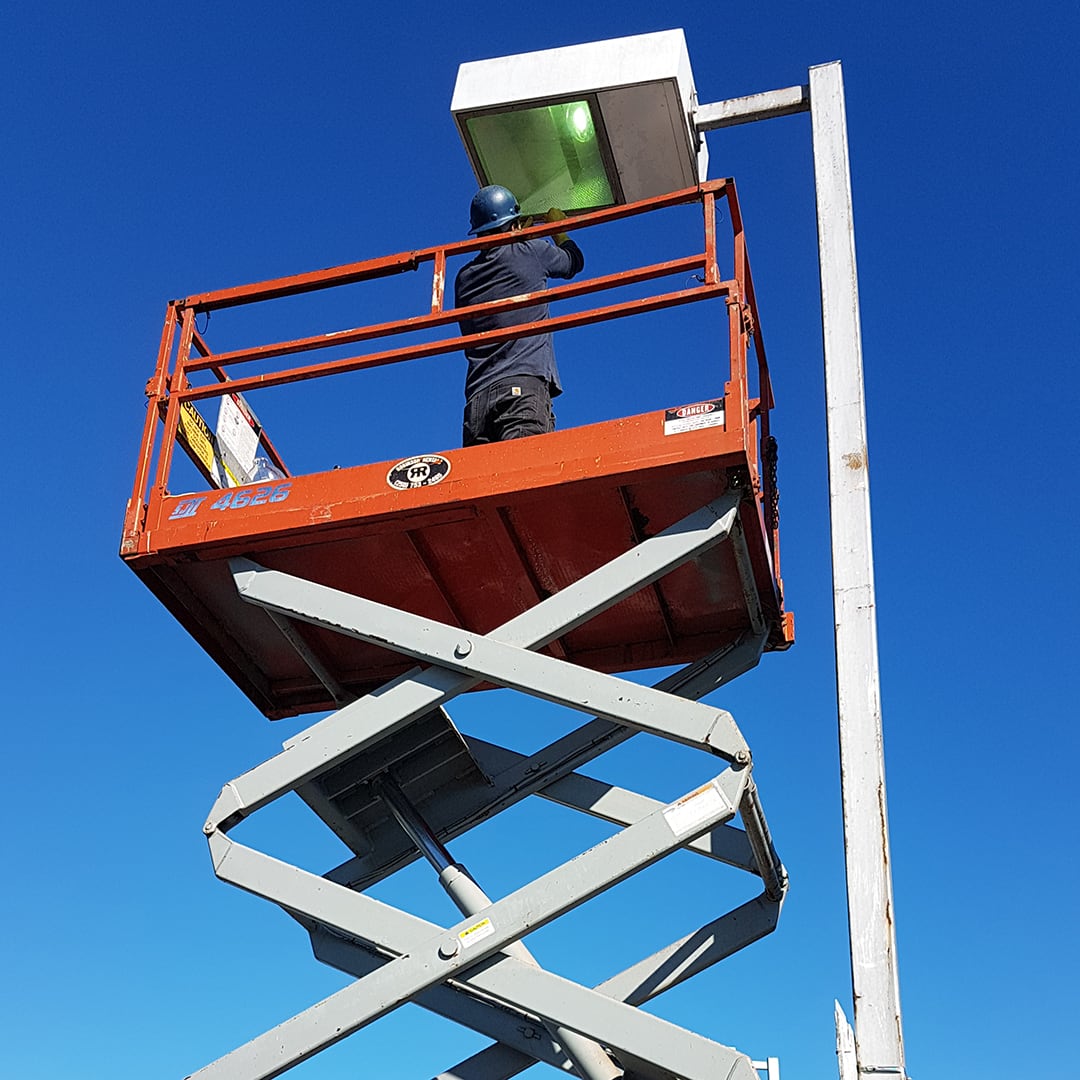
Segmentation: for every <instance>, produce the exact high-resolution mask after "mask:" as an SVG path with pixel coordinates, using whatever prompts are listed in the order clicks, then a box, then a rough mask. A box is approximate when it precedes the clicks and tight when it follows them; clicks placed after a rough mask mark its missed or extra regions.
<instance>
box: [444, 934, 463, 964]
mask: <svg viewBox="0 0 1080 1080" xmlns="http://www.w3.org/2000/svg"><path fill="white" fill-rule="evenodd" d="M459 952H461V942H460V941H458V939H457V938H452V939H451V940H450V941H444V942H443V943H442V944H441V945H440V946H439V957H440V958H441V959H443V960H453V959H454V957H455V956H457V954H458V953H459Z"/></svg>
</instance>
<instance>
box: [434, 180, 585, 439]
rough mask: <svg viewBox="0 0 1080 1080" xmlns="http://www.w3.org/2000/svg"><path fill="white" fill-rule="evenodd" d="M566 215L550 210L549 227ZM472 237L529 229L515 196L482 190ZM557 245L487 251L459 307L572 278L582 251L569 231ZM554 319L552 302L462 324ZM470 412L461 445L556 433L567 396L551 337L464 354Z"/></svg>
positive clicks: (532, 243)
mask: <svg viewBox="0 0 1080 1080" xmlns="http://www.w3.org/2000/svg"><path fill="white" fill-rule="evenodd" d="M565 218H566V214H564V213H563V212H562V210H559V209H558V208H556V207H552V208H551V209H550V210H548V212H547V213H546V214H545V215H544V220H545V221H547V222H555V221H562V220H564V219H565ZM469 219H470V221H469V224H470V226H471V227H470V229H469V232H470V234H473V235H475V236H491V235H494V234H495V233H500V232H517V231H518V230H520V229H522V228H524V227H525V225H526V224H531V221H529V222H526V221H525V220H524V219H523V218H522V216H521V207H520V206H519V205H518V201H517V199H516V198H515V197H514V194H513V192H511V191H510V190H509V189H507V188H504V187H502V186H501V185H499V184H490V185H489V186H487V187H484V188H481V189H480V190H479V191H478V192H477V193H476V195H475V196H474V197H473V200H472V205H471V206H470V208H469ZM553 239H554V243H551V241H549V240H547V239H546V238H544V237H536V238H533V239H528V240H517V241H515V242H513V243H507V244H500V245H499V246H498V247H492V248H488V249H486V250H485V251H481V252H480V253H479V254H478V255H477V256H476V258H474V259H473V260H472V261H471V262H469V263H467V264H466V265H465V266H463V267H462V268H461V269H460V270H459V271H458V274H457V278H456V279H455V282H454V305H455V307H459V308H460V307H469V306H471V305H473V304H484V303H487V302H488V301H490V300H502V299H505V298H507V297H510V296H520V295H522V294H523V293H531V292H538V291H540V290H542V289H543V288H545V287H546V285H547V280H548V278H572V277H573V276H574V275H575V274H579V273H580V272H581V270H582V269H583V268H584V266H585V257H584V256H583V255H582V254H581V249H580V248H579V247H578V246H577V244H575V243H574V241H573V240H571V239H570V237H569V236H567V235H566V233H564V232H563V233H556V234H555V236H554V238H553ZM547 317H548V305H547V304H545V303H539V304H532V305H530V306H529V307H524V308H517V309H516V310H513V311H502V312H497V313H493V314H483V315H473V316H470V317H469V318H465V319H461V320H460V322H459V325H460V327H461V332H462V334H466V335H467V334H479V333H483V332H484V331H488V330H501V329H504V328H506V327H509V326H520V325H521V324H522V323H531V322H539V321H540V320H543V319H546V318H547ZM465 358H466V360H467V361H468V370H467V372H466V375H465V415H464V420H463V423H462V444H463V445H464V446H475V445H476V444H478V443H491V442H500V441H502V440H505V439H522V438H524V437H525V436H527V435H542V434H544V433H545V432H548V431H554V430H555V416H554V414H553V412H552V410H551V399H552V398H554V397H557V396H558V395H559V394H561V393H562V383H561V382H560V381H559V371H558V368H557V367H556V366H555V350H554V347H553V345H552V340H551V334H534V335H532V336H531V337H522V338H517V339H515V340H513V341H500V342H487V341H481V342H477V343H474V344H472V345H470V346H469V347H468V348H467V349H466V350H465Z"/></svg>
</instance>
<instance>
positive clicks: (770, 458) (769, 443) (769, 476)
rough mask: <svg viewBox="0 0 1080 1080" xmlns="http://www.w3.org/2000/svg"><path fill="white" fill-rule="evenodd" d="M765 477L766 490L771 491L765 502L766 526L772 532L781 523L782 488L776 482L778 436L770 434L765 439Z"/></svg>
mask: <svg viewBox="0 0 1080 1080" xmlns="http://www.w3.org/2000/svg"><path fill="white" fill-rule="evenodd" d="M764 457H765V477H766V483H767V487H766V491H768V493H769V497H768V500H767V501H766V503H765V527H766V528H767V529H768V530H769V532H770V533H772V532H775V531H776V529H777V527H778V526H779V524H780V488H779V487H778V486H777V483H776V459H777V457H778V451H777V445H776V436H774V435H770V436H769V437H768V438H767V439H766V440H765V447H764Z"/></svg>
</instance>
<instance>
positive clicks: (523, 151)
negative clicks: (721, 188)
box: [450, 30, 709, 214]
mask: <svg viewBox="0 0 1080 1080" xmlns="http://www.w3.org/2000/svg"><path fill="white" fill-rule="evenodd" d="M696 106H697V93H696V90H695V88H694V78H693V75H692V73H691V71H690V54H689V53H688V52H687V49H686V38H685V37H684V35H683V32H682V30H663V31H661V32H659V33H655V34H639V35H636V36H634V37H624V38H613V39H610V40H608V41H595V42H590V43H588V44H584V45H570V46H567V47H565V48H561V49H545V50H543V51H541V52H532V53H521V54H518V55H516V56H502V57H498V58H496V59H493V60H478V61H475V62H473V63H468V64H462V65H461V67H460V68H458V77H457V82H456V83H455V85H454V96H453V100H452V101H451V103H450V111H451V113H452V114H453V117H454V122H455V124H456V125H457V129H458V132H459V133H460V135H461V139H462V142H463V143H464V144H465V151H466V153H467V154H468V156H469V161H470V163H471V164H472V167H473V172H474V173H475V174H476V178H477V180H478V181H479V183H480V184H481V185H484V184H502V185H503V186H505V187H508V188H509V189H510V190H511V191H513V192H514V194H515V195H516V196H517V198H518V202H519V203H520V204H521V208H522V213H525V214H539V213H543V212H544V211H545V210H547V209H548V208H549V207H551V206H558V207H560V208H561V209H563V210H567V211H573V210H592V209H597V208H599V207H603V206H614V205H618V204H621V203H627V202H635V201H636V200H638V199H647V198H651V197H652V196H654V195H662V194H665V193H666V192H669V191H677V190H678V189H680V188H685V187H693V186H694V185H695V184H697V183H698V182H699V181H701V180H704V179H705V178H706V175H707V172H708V161H709V152H708V148H707V147H706V145H705V138H704V136H703V135H701V134H699V133H698V132H697V131H696V130H695V128H694V110H695V108H696Z"/></svg>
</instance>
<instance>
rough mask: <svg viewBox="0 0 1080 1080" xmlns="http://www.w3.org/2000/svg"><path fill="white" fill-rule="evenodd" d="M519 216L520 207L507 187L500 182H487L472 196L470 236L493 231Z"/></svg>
mask: <svg viewBox="0 0 1080 1080" xmlns="http://www.w3.org/2000/svg"><path fill="white" fill-rule="evenodd" d="M519 217H521V207H520V206H518V201H517V199H516V198H515V197H514V193H513V192H512V191H511V190H510V189H509V188H504V187H503V186H502V185H501V184H488V186H487V187H482V188H481V189H480V190H479V191H478V192H477V193H476V194H475V195H474V196H473V201H472V204H471V205H470V207H469V224H470V225H471V226H472V228H470V229H469V235H470V236H483V234H484V233H489V232H494V231H495V230H496V229H501V228H502V227H503V226H504V225H508V224H509V223H510V222H511V221H515V220H516V219H517V218H519Z"/></svg>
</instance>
